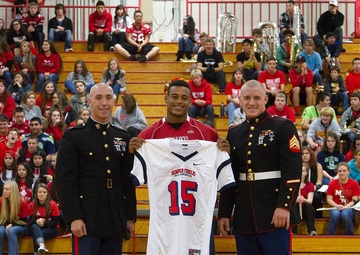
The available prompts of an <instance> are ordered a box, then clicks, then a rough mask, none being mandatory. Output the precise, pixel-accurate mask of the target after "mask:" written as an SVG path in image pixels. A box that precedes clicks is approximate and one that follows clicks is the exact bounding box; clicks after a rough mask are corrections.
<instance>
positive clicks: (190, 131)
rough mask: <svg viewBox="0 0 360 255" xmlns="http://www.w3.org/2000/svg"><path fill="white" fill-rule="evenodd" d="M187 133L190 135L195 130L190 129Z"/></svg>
mask: <svg viewBox="0 0 360 255" xmlns="http://www.w3.org/2000/svg"><path fill="white" fill-rule="evenodd" d="M186 133H188V134H189V135H191V134H194V130H191V129H190V130H188V131H187V132H186Z"/></svg>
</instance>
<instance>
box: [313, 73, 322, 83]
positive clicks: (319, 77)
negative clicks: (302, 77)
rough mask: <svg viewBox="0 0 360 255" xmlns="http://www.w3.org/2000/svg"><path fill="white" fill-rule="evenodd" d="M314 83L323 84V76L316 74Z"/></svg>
mask: <svg viewBox="0 0 360 255" xmlns="http://www.w3.org/2000/svg"><path fill="white" fill-rule="evenodd" d="M313 83H317V84H319V85H322V84H323V81H322V77H321V74H319V73H317V74H314V78H313Z"/></svg>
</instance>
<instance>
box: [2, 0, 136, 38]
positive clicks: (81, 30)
mask: <svg viewBox="0 0 360 255" xmlns="http://www.w3.org/2000/svg"><path fill="white" fill-rule="evenodd" d="M74 2H75V1H74ZM139 2H140V0H139ZM139 6H140V3H139V5H137V6H126V7H125V9H126V12H127V13H128V14H129V16H130V17H133V13H134V11H135V10H137V9H139ZM16 7H18V5H11V6H10V5H0V17H1V18H3V19H4V20H5V27H6V28H8V27H9V25H10V23H11V21H12V16H11V8H16ZM115 8H116V6H106V10H107V11H108V12H109V13H110V14H111V16H112V17H113V16H114V13H115ZM24 9H25V10H26V7H24ZM40 9H41V10H40V11H41V14H42V15H44V17H45V23H44V33H45V34H46V35H47V31H48V21H49V20H50V19H51V18H53V17H54V16H55V14H54V11H55V9H54V5H44V6H40ZM65 9H66V16H67V17H68V18H70V19H71V20H72V22H73V41H87V36H88V32H89V29H88V28H89V22H88V20H89V15H90V14H91V13H92V12H94V11H95V10H96V8H95V6H94V5H91V6H90V5H72V6H65ZM46 37H47V36H46Z"/></svg>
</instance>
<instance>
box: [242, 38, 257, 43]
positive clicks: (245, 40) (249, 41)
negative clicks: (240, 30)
mask: <svg viewBox="0 0 360 255" xmlns="http://www.w3.org/2000/svg"><path fill="white" fill-rule="evenodd" d="M244 43H248V44H250V45H254V42H253V41H251V40H250V39H249V38H245V39H244V40H243V41H242V42H241V44H242V45H244Z"/></svg>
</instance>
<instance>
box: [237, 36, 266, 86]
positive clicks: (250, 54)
mask: <svg viewBox="0 0 360 255" xmlns="http://www.w3.org/2000/svg"><path fill="white" fill-rule="evenodd" d="M241 44H242V49H243V52H240V53H239V54H237V55H236V62H237V68H240V69H241V70H243V71H244V74H245V80H247V81H248V80H257V79H258V77H259V74H260V73H261V68H262V63H261V57H260V53H258V52H255V51H254V42H253V41H251V40H250V39H248V38H246V39H244V40H243V41H242V42H241Z"/></svg>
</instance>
